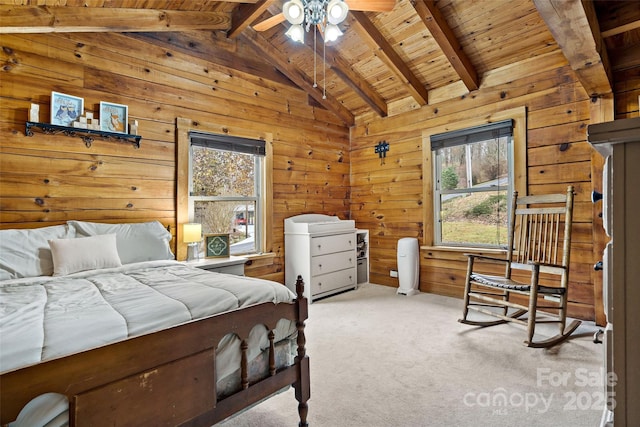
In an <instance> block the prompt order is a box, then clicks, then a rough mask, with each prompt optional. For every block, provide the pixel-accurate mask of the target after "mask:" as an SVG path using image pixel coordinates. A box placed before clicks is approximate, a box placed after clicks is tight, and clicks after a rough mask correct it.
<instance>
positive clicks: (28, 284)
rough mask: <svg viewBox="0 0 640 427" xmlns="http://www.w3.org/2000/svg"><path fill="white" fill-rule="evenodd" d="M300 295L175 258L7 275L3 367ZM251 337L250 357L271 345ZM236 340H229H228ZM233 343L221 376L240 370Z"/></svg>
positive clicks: (1, 320)
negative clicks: (79, 270) (56, 273)
mask: <svg viewBox="0 0 640 427" xmlns="http://www.w3.org/2000/svg"><path fill="white" fill-rule="evenodd" d="M294 298H295V295H294V294H293V293H292V292H291V291H290V290H289V289H288V288H287V287H286V286H283V285H281V284H279V283H275V282H271V281H267V280H261V279H255V278H248V277H240V276H231V275H227V274H219V273H212V272H208V271H204V270H201V269H196V268H192V267H187V266H185V265H183V264H181V263H179V262H176V261H149V262H144V263H135V264H128V265H125V266H123V267H118V268H110V269H104V270H95V271H89V272H82V273H76V274H73V275H69V276H64V277H49V276H46V277H36V278H27V279H14V280H5V281H2V282H0V336H1V337H2V345H1V346H0V372H5V371H10V370H14V369H17V368H21V367H24V366H27V365H30V364H35V363H39V362H41V361H45V360H49V359H52V358H56V357H61V356H65V355H69V354H73V353H77V352H79V351H82V350H86V349H90V348H95V347H98V346H102V345H106V344H110V343H113V342H116V341H120V340H124V339H127V338H130V337H133V336H137V335H141V334H145V333H149V332H153V331H157V330H160V329H164V328H167V327H169V326H173V325H177V324H181V323H184V322H188V321H191V320H194V319H198V318H201V317H205V316H209V315H212V314H216V313H222V312H225V311H229V310H234V309H237V308H239V307H244V306H247V305H251V304H255V303H259V302H265V301H270V302H274V303H279V302H288V301H292V300H293V299H294ZM275 332H276V341H278V340H280V339H283V338H285V337H287V336H289V335H291V334H293V333H295V325H294V324H292V322H280V323H279V325H278V328H277V329H276V331H275ZM252 335H254V336H252V337H249V341H250V342H249V345H250V353H249V355H248V357H249V358H252V357H255V356H256V355H257V354H258V353H259V352H260V350H261V349H264V348H266V347H267V346H268V341H267V340H266V338H265V336H264V334H257V333H256V334H252ZM233 340H234V339H232V338H226V339H225V341H226V343H225V344H231V343H232V342H233ZM251 341H253V342H251ZM229 347H230V348H231V347H234V348H235V349H232V350H229V351H227V352H225V346H221V347H220V348H219V349H218V359H217V363H216V366H217V375H218V378H222V377H224V376H225V375H226V374H228V373H231V372H232V371H233V370H234V369H236V368H237V364H236V362H237V360H239V349H237V346H230V345H229ZM227 366H228V367H227Z"/></svg>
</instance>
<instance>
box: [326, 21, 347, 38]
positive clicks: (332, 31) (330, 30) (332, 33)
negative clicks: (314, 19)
mask: <svg viewBox="0 0 640 427" xmlns="http://www.w3.org/2000/svg"><path fill="white" fill-rule="evenodd" d="M342 34H343V33H342V30H340V28H338V26H337V25H334V24H327V29H326V30H325V37H324V39H325V40H326V41H328V42H333V41H336V40H338V37H340V36H341V35H342Z"/></svg>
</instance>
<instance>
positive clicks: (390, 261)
mask: <svg viewBox="0 0 640 427" xmlns="http://www.w3.org/2000/svg"><path fill="white" fill-rule="evenodd" d="M552 56H553V54H549V55H547V57H548V58H550V57H552ZM518 65H519V66H518V67H517V68H518V70H517V74H516V76H517V78H513V74H510V73H508V72H505V73H504V74H501V73H500V72H498V71H494V72H493V73H492V76H491V78H485V79H484V81H483V82H482V83H481V87H480V89H479V90H477V91H474V92H472V93H471V94H469V96H466V97H463V98H455V99H451V98H449V99H443V100H442V101H441V102H433V100H432V103H431V104H429V105H428V106H425V107H423V108H421V109H419V110H413V111H410V112H406V113H403V114H400V115H398V116H394V117H388V118H374V117H373V116H369V117H366V118H364V117H363V118H362V119H361V120H360V121H359V123H358V125H357V126H356V128H355V129H353V130H352V147H353V150H352V153H351V161H352V163H353V165H354V166H353V167H352V175H351V185H352V187H351V188H352V205H351V212H352V218H353V219H355V220H356V224H357V226H358V227H359V228H368V229H369V230H370V233H371V243H370V254H371V279H372V280H373V281H376V283H382V284H386V285H389V286H397V279H394V278H390V277H389V270H392V269H393V270H395V269H396V268H397V261H396V248H397V241H398V239H400V238H403V237H418V238H419V239H420V240H421V241H423V242H425V243H423V244H428V243H426V242H430V241H431V239H432V236H430V235H427V234H430V233H431V232H432V231H431V230H432V226H430V225H428V224H423V222H422V220H421V218H422V217H423V216H422V213H421V212H422V211H423V209H424V210H427V209H432V200H429V196H428V194H429V192H425V193H424V194H427V196H423V195H422V194H421V193H420V191H421V190H422V186H423V183H425V182H429V183H430V182H431V179H430V176H431V173H432V171H431V170H420V169H421V166H420V164H419V163H416V161H417V160H418V159H420V158H421V157H422V148H421V135H422V134H423V133H424V132H427V133H429V131H430V129H436V128H437V129H439V130H440V131H441V129H451V128H454V129H455V128H458V126H459V123H460V122H465V121H469V120H471V119H473V118H477V119H485V120H486V118H487V117H493V116H495V115H496V114H498V113H500V112H501V111H506V110H509V109H512V108H516V107H526V111H527V113H526V128H527V130H526V134H527V162H526V171H520V172H521V173H522V172H524V173H526V175H527V182H528V186H527V192H529V193H532V194H541V193H552V192H564V191H566V186H567V185H569V184H572V185H574V186H575V188H576V193H577V194H576V203H575V209H574V212H575V217H576V224H575V227H574V233H575V240H574V242H573V245H572V274H571V275H570V283H571V284H570V289H571V291H570V293H569V296H570V299H571V304H570V315H572V316H577V317H583V318H588V319H593V315H594V308H593V306H594V291H593V285H592V283H591V268H592V265H593V250H592V247H593V241H592V236H591V228H592V209H593V208H592V204H591V203H590V201H589V195H590V192H591V185H590V181H591V149H590V147H589V145H588V144H587V143H586V125H587V124H588V123H589V120H590V99H589V97H588V96H587V94H586V93H585V92H584V90H583V89H582V88H581V86H580V85H579V84H577V83H576V78H575V75H574V74H573V72H572V71H571V70H570V69H569V68H568V67H566V66H564V65H559V64H558V63H557V61H555V60H554V61H529V60H524V61H522V63H520V64H518ZM513 67H516V65H515V64H511V65H510V66H508V67H507V68H508V69H509V70H513V69H514V68H513ZM380 140H385V141H387V142H389V144H390V151H389V152H388V153H387V158H386V159H385V162H384V164H383V165H381V164H380V161H379V159H378V158H377V155H376V154H375V153H374V150H373V146H374V145H375V143H377V141H380ZM396 183H397V184H398V185H392V184H396ZM421 252H422V253H421V265H420V267H421V268H420V272H421V277H420V289H421V290H422V291H425V292H435V293H439V294H443V295H449V296H455V297H458V298H460V297H461V296H462V291H463V284H464V275H465V273H466V258H465V257H464V256H463V255H462V253H461V252H460V251H453V252H450V251H447V250H434V249H432V248H431V249H430V250H428V251H426V250H422V251H421Z"/></svg>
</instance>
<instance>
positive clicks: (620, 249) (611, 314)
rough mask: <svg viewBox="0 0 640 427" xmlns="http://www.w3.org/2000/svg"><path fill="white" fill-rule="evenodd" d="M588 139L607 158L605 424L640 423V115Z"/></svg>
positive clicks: (595, 128)
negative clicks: (639, 312) (607, 240)
mask: <svg viewBox="0 0 640 427" xmlns="http://www.w3.org/2000/svg"><path fill="white" fill-rule="evenodd" d="M588 133H589V142H590V143H591V144H592V145H593V147H594V148H595V149H596V150H597V151H598V152H599V153H601V154H602V155H603V156H604V157H605V158H606V159H607V160H606V162H605V167H604V176H603V200H602V203H603V206H602V211H603V225H604V228H605V231H606V232H607V235H608V236H609V237H610V238H611V240H610V241H609V243H608V244H607V249H606V251H605V255H604V257H603V264H604V271H603V273H604V276H603V289H604V298H603V300H604V304H605V307H604V308H605V314H606V317H607V327H606V330H605V337H604V340H603V342H604V344H605V352H604V356H605V366H604V370H605V378H604V384H605V393H607V397H606V399H605V403H606V404H607V408H605V412H604V414H603V417H602V423H601V425H602V426H603V427H604V426H607V427H609V426H612V425H614V424H615V426H616V427H627V426H628V427H631V426H640V406H638V402H640V356H639V354H640V327H638V322H639V320H638V317H636V316H637V315H638V311H639V309H640V262H638V261H639V260H640V185H639V183H640V117H639V118H632V119H622V120H615V121H613V122H609V123H601V124H594V125H590V126H589V128H588Z"/></svg>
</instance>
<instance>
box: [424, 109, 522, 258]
mask: <svg viewBox="0 0 640 427" xmlns="http://www.w3.org/2000/svg"><path fill="white" fill-rule="evenodd" d="M513 127H514V126H513V120H504V121H500V122H497V123H490V124H485V125H482V126H477V127H473V128H467V129H461V130H456V131H452V132H446V133H440V134H435V135H431V138H430V139H431V150H432V153H433V156H432V157H433V172H434V178H433V179H434V181H433V182H434V189H433V194H434V205H433V206H434V223H435V224H434V243H435V244H436V245H450V246H485V247H494V248H501V247H506V245H507V236H508V233H507V227H508V218H509V212H508V209H509V200H510V195H511V194H512V193H513V189H514V187H515V185H514V172H513V171H514V166H513V165H514V161H513V158H514V153H513V145H514V144H513Z"/></svg>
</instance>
